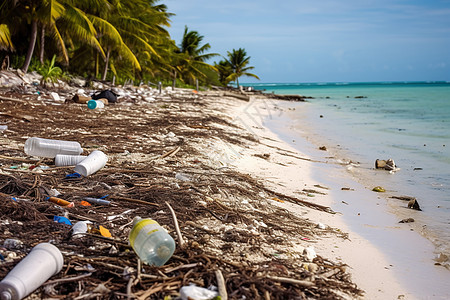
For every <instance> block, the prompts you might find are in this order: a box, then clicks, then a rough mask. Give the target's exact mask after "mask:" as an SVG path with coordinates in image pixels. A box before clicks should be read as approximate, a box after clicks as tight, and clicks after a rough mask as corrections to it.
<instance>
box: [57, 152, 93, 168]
mask: <svg viewBox="0 0 450 300" xmlns="http://www.w3.org/2000/svg"><path fill="white" fill-rule="evenodd" d="M86 157H87V156H84V155H67V154H57V155H56V156H55V166H57V167H63V166H75V165H77V164H79V163H80V162H82V161H83V160H84V159H85V158H86Z"/></svg>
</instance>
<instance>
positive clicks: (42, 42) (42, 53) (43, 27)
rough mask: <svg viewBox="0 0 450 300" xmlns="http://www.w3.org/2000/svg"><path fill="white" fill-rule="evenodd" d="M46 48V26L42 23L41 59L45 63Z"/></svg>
mask: <svg viewBox="0 0 450 300" xmlns="http://www.w3.org/2000/svg"><path fill="white" fill-rule="evenodd" d="M44 50H45V26H44V25H42V29H41V49H40V53H39V61H40V62H41V64H44Z"/></svg>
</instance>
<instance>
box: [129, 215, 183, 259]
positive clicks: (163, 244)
mask: <svg viewBox="0 0 450 300" xmlns="http://www.w3.org/2000/svg"><path fill="white" fill-rule="evenodd" d="M129 241H130V245H131V247H132V248H133V250H134V252H135V253H136V254H137V256H139V258H140V259H141V260H142V262H143V263H145V264H148V265H154V266H157V267H160V266H162V265H164V264H165V263H166V262H167V261H168V260H169V259H170V258H171V257H172V255H173V252H174V251H175V241H174V240H173V238H172V237H171V236H170V234H168V233H167V232H166V230H164V228H162V227H161V225H159V224H158V222H156V221H154V220H152V219H142V218H140V217H135V218H134V220H133V228H132V229H131V231H130V234H129Z"/></svg>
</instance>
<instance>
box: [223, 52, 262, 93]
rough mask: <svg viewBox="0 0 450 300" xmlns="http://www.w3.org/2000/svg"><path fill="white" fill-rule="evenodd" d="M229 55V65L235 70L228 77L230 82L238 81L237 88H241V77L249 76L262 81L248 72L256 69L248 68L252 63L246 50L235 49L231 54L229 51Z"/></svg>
mask: <svg viewBox="0 0 450 300" xmlns="http://www.w3.org/2000/svg"><path fill="white" fill-rule="evenodd" d="M227 54H228V63H229V64H230V66H231V69H232V70H233V72H232V73H231V74H230V75H229V76H228V77H227V80H228V81H236V84H237V87H238V88H239V77H241V76H249V77H253V78H256V79H258V80H260V79H259V77H258V76H256V75H255V74H252V73H249V72H248V71H250V70H253V69H254V67H251V66H248V64H249V63H250V56H247V52H246V51H245V49H243V48H239V49H238V50H236V49H233V50H232V51H231V52H230V51H227Z"/></svg>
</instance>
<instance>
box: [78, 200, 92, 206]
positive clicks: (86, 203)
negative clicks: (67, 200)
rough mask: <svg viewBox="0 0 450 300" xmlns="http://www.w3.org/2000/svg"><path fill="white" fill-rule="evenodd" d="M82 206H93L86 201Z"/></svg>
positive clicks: (82, 202)
mask: <svg viewBox="0 0 450 300" xmlns="http://www.w3.org/2000/svg"><path fill="white" fill-rule="evenodd" d="M80 204H81V205H83V206H92V205H91V204H90V203H89V202H87V201H84V200H83V201H81V202H80Z"/></svg>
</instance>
